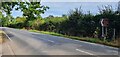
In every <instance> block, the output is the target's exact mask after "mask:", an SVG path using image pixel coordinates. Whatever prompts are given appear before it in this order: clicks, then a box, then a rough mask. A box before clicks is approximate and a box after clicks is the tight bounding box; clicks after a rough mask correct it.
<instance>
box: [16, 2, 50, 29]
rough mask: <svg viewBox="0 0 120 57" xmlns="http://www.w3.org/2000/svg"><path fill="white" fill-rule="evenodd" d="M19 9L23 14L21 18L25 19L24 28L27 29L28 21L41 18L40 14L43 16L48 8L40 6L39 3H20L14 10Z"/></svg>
mask: <svg viewBox="0 0 120 57" xmlns="http://www.w3.org/2000/svg"><path fill="white" fill-rule="evenodd" d="M19 9H20V10H21V11H22V12H23V16H25V17H26V19H27V20H26V22H25V24H26V25H25V26H27V27H28V26H29V24H28V22H29V21H32V20H34V19H37V18H38V17H41V15H40V14H43V13H44V12H45V11H46V10H47V9H49V7H47V6H43V5H41V4H40V2H20V3H19V6H18V7H17V8H16V10H19Z"/></svg>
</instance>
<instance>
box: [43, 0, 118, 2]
mask: <svg viewBox="0 0 120 57" xmlns="http://www.w3.org/2000/svg"><path fill="white" fill-rule="evenodd" d="M41 1H42V2H118V1H120V0H41Z"/></svg>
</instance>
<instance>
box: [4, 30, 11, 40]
mask: <svg viewBox="0 0 120 57" xmlns="http://www.w3.org/2000/svg"><path fill="white" fill-rule="evenodd" d="M4 34H5V35H6V36H7V38H8V39H9V40H10V41H12V39H10V37H9V36H8V35H7V34H6V33H5V32H4Z"/></svg>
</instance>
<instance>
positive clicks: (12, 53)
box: [7, 44, 15, 55]
mask: <svg viewBox="0 0 120 57" xmlns="http://www.w3.org/2000/svg"><path fill="white" fill-rule="evenodd" d="M7 46H8V48H9V50H10V52H11V55H15V54H14V52H13V51H12V49H11V47H10V45H8V44H7Z"/></svg>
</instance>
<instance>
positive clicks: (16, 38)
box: [2, 27, 118, 55]
mask: <svg viewBox="0 0 120 57" xmlns="http://www.w3.org/2000/svg"><path fill="white" fill-rule="evenodd" d="M2 30H3V31H4V32H6V34H7V37H8V39H7V40H6V41H5V42H4V43H3V44H2V55H118V48H113V47H109V46H105V45H101V44H94V43H89V42H84V41H77V40H72V39H68V38H64V37H58V36H52V35H46V34H41V33H34V32H29V31H27V30H19V29H13V28H6V27H3V28H2Z"/></svg>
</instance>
